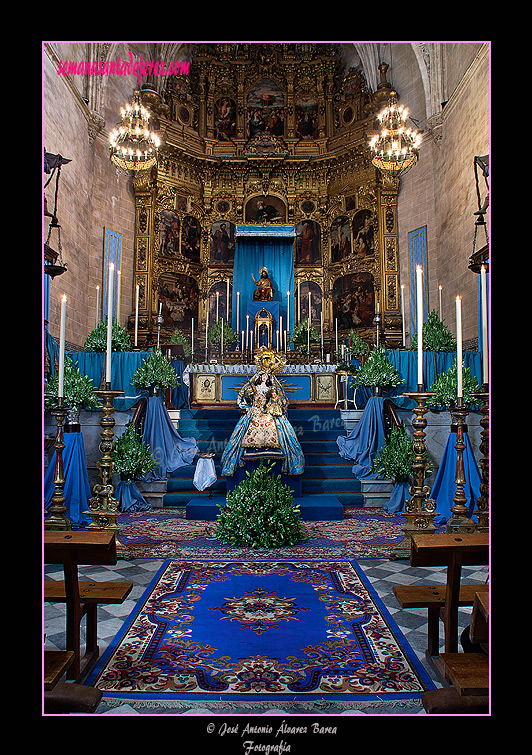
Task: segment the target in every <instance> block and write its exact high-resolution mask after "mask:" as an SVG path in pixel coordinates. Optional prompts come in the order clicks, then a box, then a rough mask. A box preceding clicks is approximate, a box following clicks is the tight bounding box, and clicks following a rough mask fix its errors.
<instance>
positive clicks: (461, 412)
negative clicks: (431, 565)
mask: <svg viewBox="0 0 532 755" xmlns="http://www.w3.org/2000/svg"><path fill="white" fill-rule="evenodd" d="M468 414H469V412H468V410H467V409H466V408H465V406H464V400H463V398H462V397H461V396H459V397H458V399H457V401H456V406H454V407H452V408H451V415H452V417H453V420H454V422H453V425H452V426H451V430H453V429H454V427H456V444H455V446H454V447H455V448H456V475H455V478H454V481H455V484H456V494H455V496H454V498H453V501H454V505H453V506H451V512H452V517H451V518H450V519H449V521H448V522H447V526H446V528H445V531H446V532H448V533H449V534H452V533H453V532H474V531H475V529H476V522H475V521H473V519H471V518H470V517H469V516H468V512H469V509H468V506H467V498H466V496H465V493H464V487H465V484H466V482H467V480H466V477H465V471H464V450H465V447H466V444H465V443H464V432H467V428H466V424H465V418H466V416H467V415H468Z"/></svg>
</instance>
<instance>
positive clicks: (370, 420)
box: [336, 396, 385, 479]
mask: <svg viewBox="0 0 532 755" xmlns="http://www.w3.org/2000/svg"><path fill="white" fill-rule="evenodd" d="M384 442H385V425H384V399H383V398H382V397H381V396H372V397H371V398H370V399H369V401H368V403H367V404H366V408H365V409H364V412H363V413H362V416H361V417H360V420H359V422H358V423H357V424H356V425H355V427H354V428H353V429H352V430H351V432H350V433H349V435H348V436H347V437H344V436H341V435H340V436H338V438H337V439H336V443H337V445H338V449H339V453H340V456H342V457H343V458H344V459H352V460H353V461H354V464H353V469H352V471H353V474H354V475H355V477H357V478H358V479H363V478H368V479H374V478H375V477H376V474H375V472H373V471H372V466H373V460H374V459H375V457H376V455H377V453H378V451H379V449H380V447H381V446H383V445H384Z"/></svg>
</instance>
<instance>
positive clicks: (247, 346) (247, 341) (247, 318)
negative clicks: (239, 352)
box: [246, 315, 249, 351]
mask: <svg viewBox="0 0 532 755" xmlns="http://www.w3.org/2000/svg"><path fill="white" fill-rule="evenodd" d="M248 348H249V315H246V351H247V350H248Z"/></svg>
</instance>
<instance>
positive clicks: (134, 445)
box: [112, 422, 157, 482]
mask: <svg viewBox="0 0 532 755" xmlns="http://www.w3.org/2000/svg"><path fill="white" fill-rule="evenodd" d="M112 456H113V471H114V472H117V473H118V474H119V475H120V477H121V479H122V481H124V482H131V481H132V480H137V479H139V478H140V477H144V475H146V474H147V473H148V472H152V471H153V470H154V469H156V467H157V465H156V463H155V459H154V458H153V454H152V452H151V449H150V447H149V446H148V445H147V443H144V441H143V440H142V436H141V435H140V433H139V432H137V430H136V428H135V424H134V422H129V424H128V425H127V427H126V429H125V430H124V432H123V433H122V435H119V436H118V438H117V439H116V440H115V443H114V446H113V451H112Z"/></svg>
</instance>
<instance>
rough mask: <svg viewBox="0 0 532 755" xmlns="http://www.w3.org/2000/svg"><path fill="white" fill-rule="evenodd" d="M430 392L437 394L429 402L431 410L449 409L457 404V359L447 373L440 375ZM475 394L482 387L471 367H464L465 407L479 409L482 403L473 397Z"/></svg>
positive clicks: (463, 388)
mask: <svg viewBox="0 0 532 755" xmlns="http://www.w3.org/2000/svg"><path fill="white" fill-rule="evenodd" d="M430 392H431V393H435V394H436V395H435V396H431V397H430V398H429V399H428V400H427V406H428V407H429V408H430V409H436V410H442V409H449V408H452V407H453V406H454V405H455V404H456V400H457V397H458V371H457V360H456V359H455V360H454V362H453V365H452V367H450V368H449V369H448V370H447V372H444V373H442V374H441V375H439V377H438V378H437V380H436V381H435V382H434V383H433V384H432V386H431V388H430ZM473 393H480V386H479V384H478V381H477V379H476V377H475V376H474V375H472V374H471V370H470V369H469V367H464V368H463V370H462V394H463V403H464V406H465V407H467V408H469V409H472V408H475V407H478V406H480V405H481V403H482V402H481V401H480V400H479V399H475V398H474V397H473V395H472V394H473Z"/></svg>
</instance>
